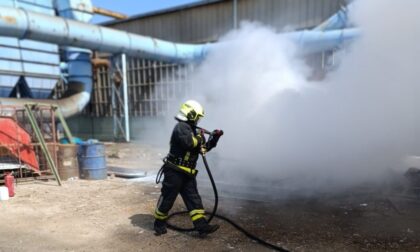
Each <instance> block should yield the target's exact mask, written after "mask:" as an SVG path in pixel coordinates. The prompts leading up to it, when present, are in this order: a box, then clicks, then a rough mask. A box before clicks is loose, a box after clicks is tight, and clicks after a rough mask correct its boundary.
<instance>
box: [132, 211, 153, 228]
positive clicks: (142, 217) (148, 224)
mask: <svg viewBox="0 0 420 252" xmlns="http://www.w3.org/2000/svg"><path fill="white" fill-rule="evenodd" d="M130 220H131V225H133V226H135V227H140V228H142V229H144V230H148V231H154V230H153V222H154V220H155V218H154V217H153V215H151V214H135V215H133V216H131V217H130Z"/></svg>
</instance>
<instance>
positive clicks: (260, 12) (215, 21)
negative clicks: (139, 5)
mask: <svg viewBox="0 0 420 252" xmlns="http://www.w3.org/2000/svg"><path fill="white" fill-rule="evenodd" d="M233 2H234V1H233V0H224V1H214V2H213V3H211V4H207V5H198V6H195V7H194V6H193V7H190V8H187V9H181V10H177V11H172V12H169V13H161V14H159V13H157V14H155V15H151V16H140V17H139V18H133V19H129V20H127V21H120V22H116V23H110V24H109V25H108V26H110V27H113V28H117V29H121V30H126V31H129V32H133V33H138V34H142V35H148V36H153V37H156V38H161V39H166V40H170V41H175V42H193V43H194V42H196V43H199V42H208V41H214V40H217V39H218V38H219V37H220V36H222V35H223V34H226V33H227V32H228V31H229V30H231V29H232V28H233ZM345 2H346V1H345V0H237V3H238V6H237V18H238V23H239V22H241V21H245V20H246V21H257V22H261V23H263V24H266V25H269V26H272V27H274V28H276V30H278V31H282V30H283V29H284V28H287V27H290V28H293V29H305V28H311V27H314V26H316V25H318V24H319V23H321V22H322V21H323V20H325V19H326V18H328V17H329V16H331V15H332V14H334V13H335V12H336V11H337V10H338V9H339V7H340V5H343V4H345Z"/></svg>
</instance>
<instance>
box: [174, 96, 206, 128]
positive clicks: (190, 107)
mask: <svg viewBox="0 0 420 252" xmlns="http://www.w3.org/2000/svg"><path fill="white" fill-rule="evenodd" d="M202 117H204V109H203V106H201V104H200V103H198V102H196V101H194V100H188V101H186V102H185V103H183V104H182V105H181V108H180V109H179V113H178V114H177V115H176V117H175V118H176V119H178V120H180V121H184V122H187V121H189V122H193V123H194V124H197V123H198V121H199V120H200V119H201V118H202Z"/></svg>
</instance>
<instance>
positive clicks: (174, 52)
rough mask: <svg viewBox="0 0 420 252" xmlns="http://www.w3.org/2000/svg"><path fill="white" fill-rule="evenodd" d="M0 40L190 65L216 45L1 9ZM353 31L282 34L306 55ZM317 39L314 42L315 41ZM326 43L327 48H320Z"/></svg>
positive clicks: (338, 40) (343, 37) (351, 33)
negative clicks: (167, 39)
mask: <svg viewBox="0 0 420 252" xmlns="http://www.w3.org/2000/svg"><path fill="white" fill-rule="evenodd" d="M0 13H5V14H3V15H2V16H1V17H0V36H10V37H17V38H19V39H32V40H38V41H43V42H50V43H55V44H59V45H66V46H75V47H82V48H88V49H91V50H97V51H102V52H110V53H114V54H120V53H125V54H127V55H130V56H134V57H143V58H150V59H155V60H170V61H192V60H200V59H202V58H203V57H204V56H205V55H206V54H207V52H208V51H209V50H210V49H211V48H212V47H214V46H217V43H216V44H181V43H173V42H168V41H164V40H159V39H154V38H151V37H146V36H141V35H137V34H132V33H128V32H125V31H119V30H115V29H111V28H107V27H101V26H96V25H91V24H86V23H82V22H78V21H74V20H68V19H63V18H60V17H53V16H47V15H43V14H40V13H35V12H30V11H26V10H23V9H16V8H9V7H0ZM354 31H355V30H349V31H348V30H347V29H344V30H340V31H298V32H291V33H285V34H284V35H285V36H287V37H289V38H290V39H292V40H293V41H294V42H296V43H298V44H299V45H304V46H305V47H308V48H305V51H306V52H317V51H319V50H320V49H322V50H325V49H332V48H334V47H337V46H339V45H340V43H341V42H342V41H343V39H345V40H350V39H353V38H354V37H352V36H354V35H358V32H354ZM315 38H316V39H315ZM323 43H326V45H328V46H320V45H321V44H323Z"/></svg>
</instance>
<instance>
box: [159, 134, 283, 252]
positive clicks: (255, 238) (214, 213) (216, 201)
mask: <svg viewBox="0 0 420 252" xmlns="http://www.w3.org/2000/svg"><path fill="white" fill-rule="evenodd" d="M197 128H198V129H200V130H202V131H203V132H204V133H206V134H210V132H209V131H208V130H205V129H203V128H199V127H197ZM201 157H202V159H203V163H204V166H205V168H206V171H207V175H208V176H209V179H210V182H211V186H212V188H213V193H214V206H213V211H212V212H211V214H210V215H209V218H208V222H209V223H210V222H211V220H212V219H213V218H214V217H216V218H219V219H221V220H224V221H226V222H227V223H229V224H230V225H232V226H233V227H234V228H236V229H237V230H239V231H240V232H242V233H243V234H244V235H246V236H247V237H248V238H249V239H251V240H253V241H255V242H257V243H259V244H261V245H263V246H265V247H267V248H270V249H273V250H276V251H282V252H287V251H288V250H286V249H284V248H282V247H280V246H277V245H274V244H272V243H269V242H267V241H265V240H263V239H261V238H260V237H258V236H256V235H255V234H252V233H250V232H249V231H247V230H246V229H244V228H243V227H241V226H240V225H239V224H237V223H236V222H235V221H233V220H231V219H230V218H228V217H226V216H223V215H220V214H217V207H218V205H219V194H218V192H217V187H216V183H215V182H214V179H213V175H212V173H211V170H210V168H209V165H208V163H207V159H206V154H205V153H203V152H202V153H201ZM187 213H188V211H179V212H174V213H171V214H170V215H168V218H167V220H169V219H170V218H172V217H174V216H175V215H182V214H187ZM167 226H168V228H170V229H172V230H175V231H179V232H192V231H194V230H195V229H194V228H183V227H179V226H176V225H174V224H170V223H169V222H167Z"/></svg>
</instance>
